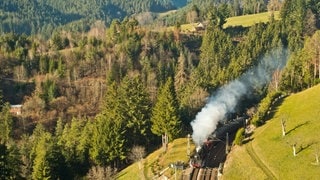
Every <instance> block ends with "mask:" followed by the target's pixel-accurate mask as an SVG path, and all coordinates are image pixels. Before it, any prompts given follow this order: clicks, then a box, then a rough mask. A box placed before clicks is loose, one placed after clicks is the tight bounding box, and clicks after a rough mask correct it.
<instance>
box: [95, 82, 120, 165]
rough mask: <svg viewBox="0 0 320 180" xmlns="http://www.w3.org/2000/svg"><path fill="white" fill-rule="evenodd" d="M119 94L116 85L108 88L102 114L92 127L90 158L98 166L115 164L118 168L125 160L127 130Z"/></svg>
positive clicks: (97, 117) (113, 84)
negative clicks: (118, 164)
mask: <svg viewBox="0 0 320 180" xmlns="http://www.w3.org/2000/svg"><path fill="white" fill-rule="evenodd" d="M118 92H119V90H118V88H117V86H116V84H115V83H112V84H111V85H110V86H109V87H108V89H107V92H106V97H105V101H104V106H103V109H102V112H101V113H100V114H98V115H97V116H96V119H95V123H94V124H93V127H92V130H93V134H92V142H91V148H90V157H91V159H92V160H93V161H94V162H95V163H96V164H97V165H102V166H107V165H111V164H112V163H114V166H117V163H119V162H120V161H122V160H124V159H125V152H126V149H125V148H126V147H125V146H124V145H125V144H126V139H125V133H126V128H125V123H124V122H123V117H121V116H122V115H123V114H124V113H121V111H123V109H122V107H121V99H120V96H119V94H118Z"/></svg>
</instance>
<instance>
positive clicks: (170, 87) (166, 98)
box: [151, 78, 182, 141]
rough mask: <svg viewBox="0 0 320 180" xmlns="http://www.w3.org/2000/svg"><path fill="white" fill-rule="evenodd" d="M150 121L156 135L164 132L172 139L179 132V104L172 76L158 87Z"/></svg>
mask: <svg viewBox="0 0 320 180" xmlns="http://www.w3.org/2000/svg"><path fill="white" fill-rule="evenodd" d="M151 121H152V127H151V130H152V132H153V133H154V134H156V135H158V136H161V135H165V134H166V135H167V136H168V137H169V141H172V140H173V139H175V138H176V137H178V136H179V135H180V133H181V129H182V127H181V119H180V115H179V105H178V101H177V98H176V94H175V90H174V84H173V81H172V78H168V80H167V81H166V83H165V84H164V85H163V86H162V87H161V89H160V92H159V95H158V97H157V102H156V104H155V107H154V108H153V111H152V117H151Z"/></svg>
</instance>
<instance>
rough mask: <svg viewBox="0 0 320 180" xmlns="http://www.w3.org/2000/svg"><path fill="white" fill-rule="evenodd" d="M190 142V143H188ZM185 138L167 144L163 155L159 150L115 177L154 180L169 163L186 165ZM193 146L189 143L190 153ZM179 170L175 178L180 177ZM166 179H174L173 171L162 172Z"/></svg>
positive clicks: (131, 179)
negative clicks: (178, 162)
mask: <svg viewBox="0 0 320 180" xmlns="http://www.w3.org/2000/svg"><path fill="white" fill-rule="evenodd" d="M190 142H191V141H190ZM187 143H188V139H187V138H180V139H176V140H174V141H173V142H171V143H169V145H168V150H167V152H166V153H164V151H163V149H162V148H160V149H158V150H157V151H155V152H153V153H152V154H150V155H148V156H147V157H146V158H145V159H144V160H143V161H142V163H141V164H140V169H139V163H138V162H136V163H134V164H132V165H131V166H129V167H127V168H126V169H124V170H122V171H121V172H119V173H118V174H117V176H116V179H118V180H121V179H123V180H125V179H130V180H140V179H154V177H155V176H156V175H157V174H159V173H160V172H161V171H162V170H164V169H166V168H167V167H169V165H170V163H174V162H177V161H183V162H185V163H188V160H189V157H188V156H187ZM194 148H195V147H194V145H193V144H192V142H191V152H192V151H193V150H194ZM181 173H182V172H181V170H178V171H177V174H178V175H177V177H181ZM164 175H165V176H167V177H169V178H170V177H174V169H171V168H170V169H168V170H167V171H165V172H164Z"/></svg>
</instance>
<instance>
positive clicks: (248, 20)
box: [223, 11, 280, 28]
mask: <svg viewBox="0 0 320 180" xmlns="http://www.w3.org/2000/svg"><path fill="white" fill-rule="evenodd" d="M270 17H271V13H270V12H264V13H259V14H250V15H243V16H235V17H230V18H228V19H227V22H226V23H225V24H224V25H223V27H224V28H226V27H230V26H243V27H248V26H252V25H254V24H256V23H260V22H268V21H269V20H270ZM279 17H280V12H279V11H275V12H274V18H275V19H276V20H278V19H279Z"/></svg>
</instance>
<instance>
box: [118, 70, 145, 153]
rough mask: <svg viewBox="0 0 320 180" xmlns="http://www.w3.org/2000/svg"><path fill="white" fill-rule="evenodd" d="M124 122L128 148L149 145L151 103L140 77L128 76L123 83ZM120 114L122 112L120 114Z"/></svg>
mask: <svg viewBox="0 0 320 180" xmlns="http://www.w3.org/2000/svg"><path fill="white" fill-rule="evenodd" d="M120 94H121V99H122V101H123V103H122V107H123V108H122V111H121V112H123V113H124V114H123V115H121V117H123V118H124V119H123V121H126V126H127V128H128V129H127V133H126V136H127V139H128V142H129V143H130V144H129V147H128V148H131V147H132V146H133V145H143V144H146V143H147V136H148V135H149V134H150V116H151V108H150V107H151V102H150V99H149V98H148V94H147V93H146V90H145V88H144V86H143V84H142V81H141V80H140V76H139V75H134V77H129V76H126V77H125V78H124V79H123V81H122V83H121V93H120ZM119 113H120V112H119Z"/></svg>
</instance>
